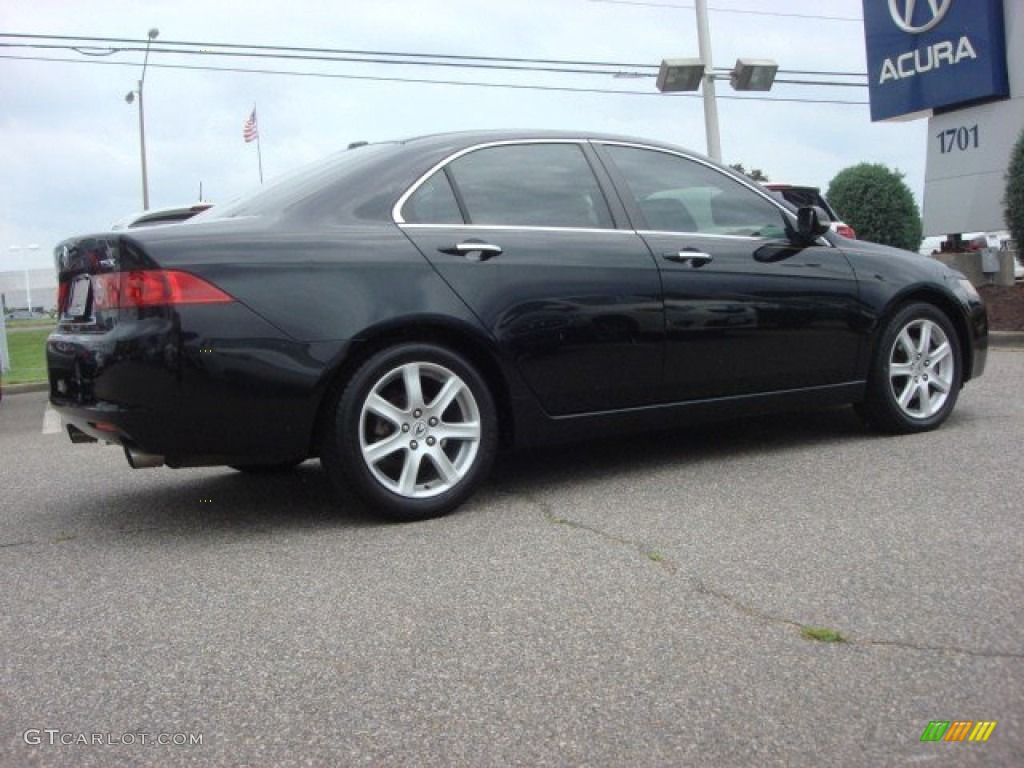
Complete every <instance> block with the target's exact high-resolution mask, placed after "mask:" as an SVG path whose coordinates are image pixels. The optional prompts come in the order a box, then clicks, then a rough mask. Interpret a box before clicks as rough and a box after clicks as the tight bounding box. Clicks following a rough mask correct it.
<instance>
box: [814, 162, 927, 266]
mask: <svg viewBox="0 0 1024 768" xmlns="http://www.w3.org/2000/svg"><path fill="white" fill-rule="evenodd" d="M826 197H828V201H829V203H830V204H831V205H832V207H833V208H835V210H836V213H837V214H838V215H839V216H840V218H842V220H843V221H845V222H846V223H847V224H849V225H850V226H851V227H853V228H854V229H855V230H856V231H857V237H858V238H860V239H861V240H870V241H871V242H873V243H882V244H883V245H891V246H895V247H896V248H903V249H905V250H908V251H916V250H917V249H918V247H919V246H920V245H921V231H922V226H921V213H920V211H918V209H917V203H916V202H914V195H913V194H912V193H911V192H910V187H908V186H907V185H906V183H905V182H904V181H903V173H901V172H900V171H895V170H890V169H889V168H886V167H885V166H884V165H879V164H873V163H861V164H860V165H854V166H851V167H850V168H846V169H844V170H842V171H840V172H839V173H838V174H837V175H836V177H835V178H834V179H832V181H831V183H830V184H829V185H828V193H827V195H826Z"/></svg>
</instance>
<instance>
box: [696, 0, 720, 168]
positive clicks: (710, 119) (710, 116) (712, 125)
mask: <svg viewBox="0 0 1024 768" xmlns="http://www.w3.org/2000/svg"><path fill="white" fill-rule="evenodd" d="M695 5H696V7H697V45H698V47H699V48H700V60H701V62H702V63H703V64H704V83H703V88H702V89H701V91H702V92H703V96H704V131H705V133H706V134H707V142H708V156H709V157H710V158H711V159H712V160H718V161H719V162H721V160H722V139H721V136H720V134H719V130H718V102H717V100H716V99H715V73H714V68H713V65H712V63H711V29H710V27H709V25H708V0H696V3H695Z"/></svg>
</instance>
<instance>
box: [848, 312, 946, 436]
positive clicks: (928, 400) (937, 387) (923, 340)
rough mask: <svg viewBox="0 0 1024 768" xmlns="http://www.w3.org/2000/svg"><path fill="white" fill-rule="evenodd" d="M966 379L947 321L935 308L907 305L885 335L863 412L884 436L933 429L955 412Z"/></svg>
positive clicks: (894, 319)
mask: <svg viewBox="0 0 1024 768" xmlns="http://www.w3.org/2000/svg"><path fill="white" fill-rule="evenodd" d="M962 381H963V371H962V369H961V364H960V344H959V340H958V338H957V335H956V331H955V330H954V328H953V325H952V323H951V322H950V321H949V318H948V317H946V315H945V314H944V313H943V312H942V311H941V310H939V309H938V308H937V307H934V306H932V305H931V304H924V303H915V304H909V305H907V306H906V307H904V308H902V309H901V310H900V311H898V312H897V313H896V315H895V316H894V317H893V318H892V320H891V321H890V322H889V324H888V325H887V326H886V329H885V331H884V333H883V334H882V337H881V340H880V341H879V344H878V349H877V350H876V352H875V360H874V365H873V366H872V370H871V376H870V379H869V381H868V392H867V398H866V400H865V402H864V404H863V406H862V408H861V413H862V414H863V415H864V417H865V418H866V419H867V420H868V422H869V423H871V424H872V425H874V426H876V427H878V428H879V429H882V430H884V431H886V432H894V433H903V434H906V433H910V432H923V431H925V430H928V429H934V428H935V427H937V426H939V425H940V424H942V422H944V421H945V420H946V419H947V418H948V417H949V414H950V413H951V412H952V410H953V406H954V405H955V404H956V400H957V396H958V395H959V394H960V387H961V384H962Z"/></svg>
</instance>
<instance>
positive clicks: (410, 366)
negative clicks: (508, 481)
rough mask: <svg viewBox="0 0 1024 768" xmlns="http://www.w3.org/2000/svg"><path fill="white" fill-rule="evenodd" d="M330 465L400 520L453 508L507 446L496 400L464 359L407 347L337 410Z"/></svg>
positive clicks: (377, 359) (370, 373) (376, 364)
mask: <svg viewBox="0 0 1024 768" xmlns="http://www.w3.org/2000/svg"><path fill="white" fill-rule="evenodd" d="M328 418H330V419H331V420H332V421H331V423H330V424H329V425H328V426H329V429H328V430H327V434H326V436H325V441H324V445H323V449H322V452H321V453H322V455H321V461H322V463H323V465H324V468H325V469H326V471H327V473H328V475H329V476H330V477H331V479H332V481H333V482H334V483H335V484H336V485H338V486H339V487H340V486H343V485H344V484H345V482H347V484H348V485H349V486H350V487H351V488H352V489H353V490H355V491H356V493H357V494H358V495H359V496H361V497H362V498H363V499H364V500H365V501H366V502H368V503H369V504H370V505H371V506H372V507H374V508H375V509H376V510H378V511H379V512H381V513H382V514H384V515H387V516H389V517H392V518H396V519H400V520H422V519H426V518H429V517H436V516H438V515H442V514H444V513H446V512H449V511H451V510H452V509H454V508H455V507H457V506H458V505H459V504H461V503H462V502H464V501H465V500H466V499H468V498H469V496H470V495H471V494H472V493H473V492H474V491H475V490H476V489H477V487H479V485H480V483H481V482H483V480H484V478H485V477H486V476H487V472H488V471H489V469H490V466H491V464H492V462H493V460H494V454H495V452H496V450H497V444H498V435H497V417H496V415H495V407H494V401H493V398H492V397H491V393H490V391H489V390H488V388H487V385H486V383H485V382H484V380H483V378H482V377H481V376H480V374H479V373H478V372H477V371H476V369H475V368H474V367H473V366H472V365H471V364H470V363H469V362H468V361H466V360H465V359H464V358H463V357H462V356H461V355H458V354H456V353H455V352H452V351H450V350H448V349H445V348H443V347H439V346H434V345H429V344H401V345H398V346H395V347H391V348H389V349H386V350H384V351H382V352H379V353H377V354H376V355H374V356H373V357H371V358H370V359H369V360H368V361H367V362H366V363H364V364H363V366H362V367H361V368H360V369H359V370H358V371H356V373H355V375H353V377H352V378H351V380H350V381H349V382H348V384H347V386H346V387H345V389H344V390H343V392H342V394H341V396H340V398H339V399H338V401H337V406H336V407H335V408H334V409H333V411H332V412H331V413H330V414H329V416H328Z"/></svg>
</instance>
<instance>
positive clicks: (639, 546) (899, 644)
mask: <svg viewBox="0 0 1024 768" xmlns="http://www.w3.org/2000/svg"><path fill="white" fill-rule="evenodd" d="M500 492H501V493H504V494H506V495H508V496H511V497H512V498H518V499H522V500H523V501H526V502H527V503H529V504H531V505H533V506H534V507H536V508H537V509H538V510H539V511H540V512H541V514H542V515H543V516H544V519H545V520H546V521H547V522H548V523H551V524H552V525H561V526H565V527H566V528H572V529H574V530H578V531H584V532H586V533H590V534H593V535H595V536H598V537H599V538H602V539H604V540H605V541H610V542H612V543H614V544H618V545H620V546H624V547H627V548H629V549H632V550H633V551H635V552H636V553H637V554H639V555H642V556H643V557H645V558H646V559H647V560H650V561H651V562H653V563H654V564H655V565H657V566H658V567H659V568H661V569H662V570H663V571H665V572H666V573H669V574H672V575H677V574H678V573H679V572H680V569H679V566H678V565H677V564H676V563H675V562H673V561H672V560H671V559H670V558H669V557H668V556H667V555H665V554H664V553H663V552H661V551H660V550H658V549H656V548H653V547H650V546H648V545H646V544H645V543H643V542H640V541H637V540H635V539H630V538H627V537H625V536H619V535H616V534H614V533H610V532H608V531H605V530H604V529H602V528H600V527H598V526H596V525H593V524H591V523H585V522H582V521H580V520H573V519H571V518H568V517H563V516H561V515H558V514H556V513H555V511H554V510H553V509H552V507H551V505H550V504H549V503H548V502H546V501H544V500H543V499H539V498H537V497H535V496H533V495H532V494H530V493H526V492H524V491H509V490H507V489H502V490H501V491H500ZM684 576H685V578H686V579H687V580H688V581H689V582H690V583H691V585H692V586H693V589H694V591H695V592H696V593H697V594H700V595H706V596H708V597H710V598H712V599H714V600H717V601H719V602H722V603H725V604H727V605H729V606H730V607H732V608H733V609H734V610H736V611H739V612H740V613H742V614H745V615H746V616H749V617H751V618H753V619H757V620H759V621H764V622H767V623H771V624H781V625H785V626H789V627H794V628H796V629H797V630H803V629H804V628H805V627H806V626H807V625H805V624H802V623H801V622H799V621H797V620H795V619H791V618H789V617H787V616H779V615H776V614H772V613H768V612H767V611H763V610H759V609H758V608H755V607H753V606H752V605H749V604H747V603H745V602H743V601H742V600H740V599H739V598H737V597H734V596H733V595H730V594H729V593H727V592H724V591H722V590H720V589H715V588H713V587H711V586H709V585H708V584H707V583H705V582H704V581H703V580H702V579H700V578H699V577H697V576H695V575H693V574H684ZM833 644H839V645H855V646H877V647H888V648H899V649H902V650H911V651H923V652H931V653H936V652H937V653H957V654H962V655H965V656H972V657H976V658H988V659H1024V653H1015V652H1012V651H979V650H975V649H972V648H964V647H962V646H956V645H924V644H920V643H913V642H910V641H907V640H875V639H871V638H851V637H848V636H846V635H845V634H844V635H843V636H842V640H841V641H839V642H838V643H833Z"/></svg>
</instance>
